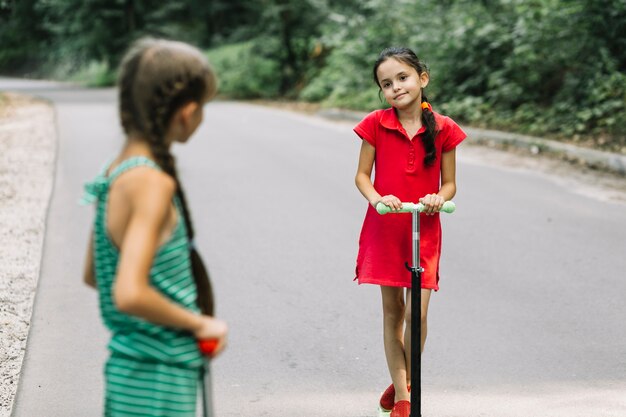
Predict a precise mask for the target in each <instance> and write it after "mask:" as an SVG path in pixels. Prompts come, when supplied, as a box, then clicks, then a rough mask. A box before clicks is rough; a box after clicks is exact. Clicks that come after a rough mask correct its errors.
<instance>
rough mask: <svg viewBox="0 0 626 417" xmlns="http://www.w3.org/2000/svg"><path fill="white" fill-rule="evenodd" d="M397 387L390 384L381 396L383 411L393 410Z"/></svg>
mask: <svg viewBox="0 0 626 417" xmlns="http://www.w3.org/2000/svg"><path fill="white" fill-rule="evenodd" d="M395 397H396V389H395V388H394V387H393V384H391V385H389V386H388V387H387V389H386V390H385V392H383V395H381V396H380V408H381V409H382V410H383V411H387V412H388V411H391V409H392V408H393V406H394V404H395Z"/></svg>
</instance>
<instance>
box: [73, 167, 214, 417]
mask: <svg viewBox="0 0 626 417" xmlns="http://www.w3.org/2000/svg"><path fill="white" fill-rule="evenodd" d="M138 166H147V167H150V168H153V169H159V170H160V168H159V166H158V165H157V164H155V163H154V162H153V161H151V160H150V159H147V158H143V157H136V158H130V159H127V160H125V161H123V162H122V163H121V164H119V165H118V166H117V167H116V168H115V169H114V170H113V172H111V174H110V175H109V176H107V175H106V172H107V168H108V167H105V169H104V170H103V171H102V173H101V174H100V175H98V176H97V177H96V179H95V180H94V181H92V182H90V183H88V184H86V185H85V196H84V197H83V200H82V202H83V203H91V202H96V217H95V223H94V235H93V239H94V241H93V248H94V253H93V258H94V268H95V277H96V282H97V286H98V291H99V297H100V313H101V315H102V319H103V321H104V324H105V325H106V326H107V327H108V328H109V330H110V331H111V333H112V337H111V341H110V343H109V345H108V348H109V351H110V353H111V355H110V357H109V359H108V361H107V363H106V366H105V371H104V374H105V379H106V390H105V408H104V415H105V416H107V417H119V416H152V417H156V416H163V417H165V416H167V417H193V416H195V411H196V395H197V390H198V381H199V378H200V369H201V367H202V366H203V359H202V356H201V354H200V352H199V350H198V347H197V345H196V341H195V339H194V337H193V335H192V334H191V333H189V332H187V331H182V330H178V329H174V328H168V327H164V326H160V325H156V324H152V323H149V322H147V321H145V320H142V319H140V318H138V317H134V316H130V315H127V314H124V313H122V312H120V311H119V310H118V309H117V308H116V307H115V303H114V300H113V298H112V289H113V283H114V280H115V275H116V270H117V265H118V261H119V256H120V254H119V251H118V249H117V247H116V246H115V245H114V244H113V242H112V241H111V239H110V237H109V235H108V232H107V229H106V214H107V213H106V206H107V200H108V190H109V186H110V185H111V184H112V183H113V181H115V180H116V179H117V178H118V177H119V176H120V175H122V174H123V173H124V172H126V171H128V170H130V169H133V168H135V167H138ZM174 206H175V208H176V211H177V215H178V220H177V225H176V227H175V229H174V231H173V233H172V236H171V237H170V238H169V240H168V241H167V242H166V243H165V244H164V245H162V246H161V247H160V248H159V249H158V251H157V253H156V255H155V257H154V262H153V264H152V268H151V270H150V283H151V285H152V286H153V287H154V288H156V289H158V290H159V291H160V292H161V293H162V294H163V295H165V296H166V297H167V298H169V299H170V300H172V301H174V302H176V303H178V304H180V305H182V306H183V307H185V308H187V309H189V310H193V311H195V312H198V311H199V310H198V308H197V306H196V294H197V292H196V286H195V283H194V280H193V276H192V272H191V262H190V259H189V249H188V244H189V240H188V236H187V229H186V227H185V222H184V221H183V217H182V216H183V215H182V210H181V207H180V202H179V201H178V199H177V198H174Z"/></svg>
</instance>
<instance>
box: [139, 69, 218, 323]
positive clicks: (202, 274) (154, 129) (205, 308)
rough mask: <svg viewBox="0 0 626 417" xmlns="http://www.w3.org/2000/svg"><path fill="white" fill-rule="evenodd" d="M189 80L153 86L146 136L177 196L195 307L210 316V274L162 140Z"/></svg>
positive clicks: (173, 161) (182, 79) (173, 160)
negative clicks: (190, 270)
mask: <svg viewBox="0 0 626 417" xmlns="http://www.w3.org/2000/svg"><path fill="white" fill-rule="evenodd" d="M190 78H191V77H189V75H188V74H185V75H181V76H178V77H176V78H175V79H173V80H170V81H168V82H164V83H163V84H162V85H161V86H158V87H156V89H155V91H154V94H153V95H152V100H150V103H149V108H148V109H147V110H148V111H147V116H148V118H147V120H146V122H145V125H146V132H147V134H148V141H149V142H148V143H149V144H150V148H151V150H152V153H153V154H154V157H155V159H156V162H157V164H159V166H160V167H161V169H163V171H164V172H165V173H167V174H168V175H170V176H171V177H172V178H173V179H174V181H175V183H176V195H177V197H178V200H179V201H180V205H181V208H182V211H183V213H182V214H183V219H184V220H185V226H186V228H187V234H188V237H189V240H190V258H191V265H192V269H193V276H194V280H195V282H196V287H197V290H198V299H197V300H196V301H197V304H198V307H200V310H201V311H202V312H203V313H204V314H208V315H211V316H212V315H213V314H214V309H215V308H214V301H213V292H212V288H211V283H210V279H209V274H208V272H207V270H206V267H205V266H204V263H203V262H202V259H201V258H200V255H199V254H198V252H197V250H196V248H195V246H194V243H193V239H194V236H195V231H194V228H193V222H192V220H191V213H190V212H189V208H188V205H187V199H186V197H185V192H184V191H183V187H182V184H181V183H180V180H179V178H178V172H177V170H176V161H175V159H174V156H173V155H172V154H171V153H170V151H169V147H168V146H167V145H166V144H165V140H164V138H165V135H166V133H167V126H168V123H169V121H170V119H171V117H172V113H173V111H175V110H176V109H177V107H178V106H176V104H177V103H175V101H176V99H177V97H178V96H179V95H180V93H181V92H182V91H183V90H184V89H186V88H189V84H190Z"/></svg>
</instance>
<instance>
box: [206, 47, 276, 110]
mask: <svg viewBox="0 0 626 417" xmlns="http://www.w3.org/2000/svg"><path fill="white" fill-rule="evenodd" d="M271 42H272V40H268V41H267V42H265V43H263V45H264V47H260V46H257V44H256V42H252V41H250V42H244V43H238V44H234V45H225V46H221V47H219V48H216V49H212V50H210V51H209V52H207V56H208V59H209V61H211V64H212V65H213V67H214V68H215V70H216V72H217V75H218V78H219V92H220V94H222V95H225V96H227V97H232V98H276V97H278V95H279V88H280V77H278V76H277V74H279V71H280V68H279V66H278V63H277V62H276V61H275V60H273V59H270V58H267V57H266V56H264V53H265V52H266V50H265V48H268V49H270V50H271V49H272V45H271Z"/></svg>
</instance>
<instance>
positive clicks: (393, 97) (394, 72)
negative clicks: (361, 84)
mask: <svg viewBox="0 0 626 417" xmlns="http://www.w3.org/2000/svg"><path fill="white" fill-rule="evenodd" d="M376 78H377V80H378V85H379V86H380V89H381V91H382V92H383V95H384V96H385V100H387V103H389V105H390V106H393V107H395V108H398V109H402V110H405V109H411V108H412V107H413V106H415V107H419V105H420V103H421V101H422V88H424V87H426V86H427V85H428V73H427V72H426V71H424V72H422V73H421V74H418V73H417V70H416V69H415V68H413V67H412V66H411V65H408V64H406V63H404V62H402V61H400V60H397V59H395V58H388V59H386V60H385V61H383V62H382V63H381V64H380V65H379V66H378V69H377V70H376Z"/></svg>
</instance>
